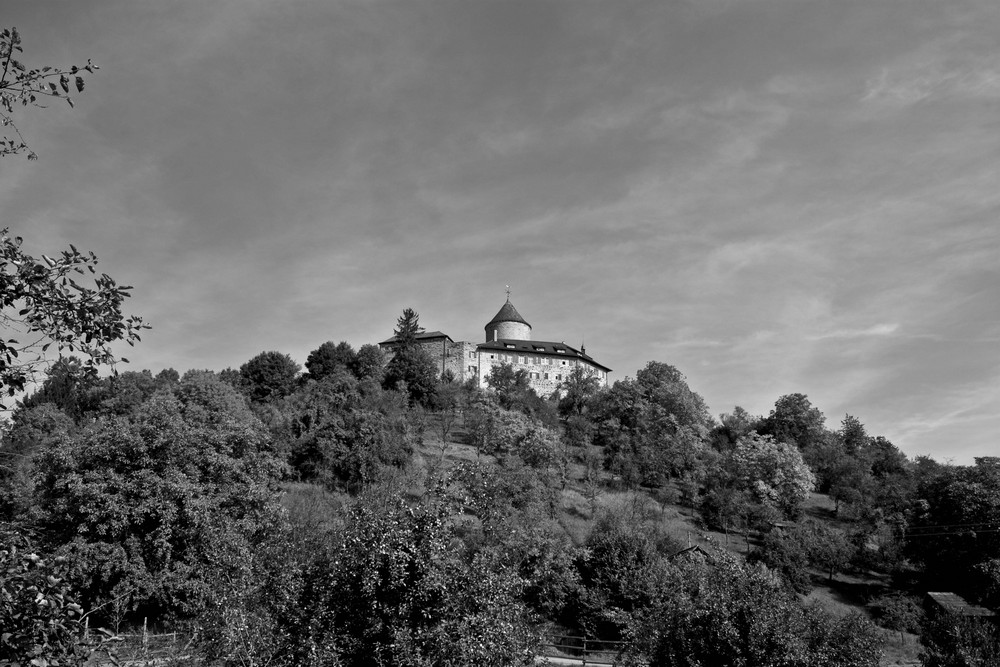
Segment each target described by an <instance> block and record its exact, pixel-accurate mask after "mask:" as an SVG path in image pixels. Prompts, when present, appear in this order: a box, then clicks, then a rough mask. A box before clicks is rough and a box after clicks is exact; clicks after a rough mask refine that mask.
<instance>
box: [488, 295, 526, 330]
mask: <svg viewBox="0 0 1000 667" xmlns="http://www.w3.org/2000/svg"><path fill="white" fill-rule="evenodd" d="M498 322H520V323H521V324H528V321H527V320H526V319H524V318H523V317H521V314H520V313H519V312H517V308H515V307H514V304H512V303H511V302H510V299H507V303H505V304H504V305H503V306H502V307H501V308H500V310H499V312H497V314H496V315H494V316H493V319H492V320H490V321H489V322H487V323H486V328H487V329H488V328H489V326H490V325H491V324H496V323H498ZM528 327H531V325H530V324H528Z"/></svg>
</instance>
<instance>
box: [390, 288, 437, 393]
mask: <svg viewBox="0 0 1000 667" xmlns="http://www.w3.org/2000/svg"><path fill="white" fill-rule="evenodd" d="M422 331H423V328H422V327H421V326H420V323H419V317H418V315H417V313H416V312H415V311H414V310H413V309H412V308H407V309H405V310H404V311H403V314H402V315H401V316H400V317H399V320H398V321H397V323H396V329H395V332H394V333H395V338H396V339H395V341H394V346H393V352H394V353H395V354H394V356H393V357H392V359H391V360H390V361H389V364H388V365H387V366H386V367H385V376H384V377H383V379H382V386H384V387H385V388H386V389H401V388H403V389H405V391H406V393H407V395H408V396H409V397H410V402H411V403H415V404H419V405H431V404H432V401H433V400H434V392H435V390H436V388H437V369H436V367H435V365H434V361H433V360H432V359H431V358H430V356H429V355H428V354H427V352H426V351H424V349H423V348H421V347H420V344H419V343H418V342H417V336H418V335H419V334H420V333H421V332H422Z"/></svg>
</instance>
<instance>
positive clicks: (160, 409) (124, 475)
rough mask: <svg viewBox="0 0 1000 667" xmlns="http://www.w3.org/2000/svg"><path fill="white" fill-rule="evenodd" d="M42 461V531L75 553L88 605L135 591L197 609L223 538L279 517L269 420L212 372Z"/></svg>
mask: <svg viewBox="0 0 1000 667" xmlns="http://www.w3.org/2000/svg"><path fill="white" fill-rule="evenodd" d="M38 461H39V463H38V464H37V470H38V474H37V478H38V479H37V491H36V493H37V495H36V503H37V508H36V512H37V515H38V517H39V520H38V528H40V529H41V530H42V531H43V533H42V534H43V535H44V536H45V537H46V540H48V541H50V542H51V543H52V544H53V545H61V547H60V553H63V554H65V555H72V556H73V557H74V562H76V563H77V566H76V568H75V572H74V579H75V581H76V582H78V584H79V590H80V593H81V596H82V598H83V600H84V601H86V602H88V604H90V603H96V602H98V601H102V602H103V601H106V600H109V599H111V598H114V597H116V596H117V593H118V592H121V591H126V590H131V591H134V592H133V594H132V595H131V599H132V600H133V602H134V604H136V605H140V606H141V607H142V608H143V609H144V610H145V611H147V612H149V613H150V615H154V614H158V613H162V614H165V615H167V614H173V615H175V617H176V616H180V617H185V616H189V615H191V614H194V613H196V612H197V611H198V609H199V605H200V604H201V602H202V601H203V599H204V595H205V588H204V577H203V576H202V575H203V574H207V569H208V567H209V561H210V556H211V549H213V548H215V547H216V546H217V543H216V542H214V541H213V536H218V535H223V534H225V535H226V536H227V538H226V539H230V538H233V539H235V536H237V535H239V536H242V539H246V540H249V541H253V540H254V539H255V536H256V535H257V534H258V533H259V532H260V531H266V530H268V529H269V527H270V522H271V521H272V520H273V518H274V516H275V515H276V512H277V510H278V508H277V503H276V495H277V489H276V487H275V480H276V479H277V478H278V476H279V475H280V473H281V470H282V468H281V466H280V464H279V463H278V461H277V460H276V459H275V457H274V456H273V454H272V453H271V452H270V448H269V444H268V441H267V435H266V433H265V431H264V429H263V427H262V425H261V424H260V422H259V420H257V418H256V417H255V416H254V415H253V413H252V412H251V411H250V409H249V408H248V407H247V404H246V401H245V400H244V398H243V397H242V396H241V395H239V394H238V393H237V392H236V391H235V390H234V389H233V388H231V387H230V386H229V385H227V384H225V383H223V382H220V381H219V380H218V379H217V378H215V377H214V375H211V374H207V373H196V374H188V375H186V376H185V379H184V380H183V381H182V382H181V383H180V384H179V386H178V387H177V388H176V390H175V391H174V392H172V393H165V392H161V393H157V394H154V395H153V396H152V397H151V398H150V399H149V400H147V401H146V402H145V403H143V404H142V405H141V406H140V407H139V408H138V409H137V410H136V411H135V412H133V413H132V414H129V415H127V416H126V417H115V418H106V419H101V420H98V421H97V422H95V423H94V424H92V425H91V426H89V427H88V428H87V429H85V430H83V431H82V432H81V433H80V434H79V435H78V436H75V437H73V436H70V435H65V436H62V437H60V438H58V439H57V440H54V441H52V442H50V443H49V445H48V446H47V448H46V449H45V451H44V452H42V453H41V455H40V457H39V459H38Z"/></svg>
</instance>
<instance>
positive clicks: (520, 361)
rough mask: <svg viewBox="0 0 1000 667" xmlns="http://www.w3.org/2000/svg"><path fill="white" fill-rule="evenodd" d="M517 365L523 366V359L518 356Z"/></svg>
mask: <svg viewBox="0 0 1000 667" xmlns="http://www.w3.org/2000/svg"><path fill="white" fill-rule="evenodd" d="M517 363H519V364H523V363H524V357H520V356H519V357H518V358H517Z"/></svg>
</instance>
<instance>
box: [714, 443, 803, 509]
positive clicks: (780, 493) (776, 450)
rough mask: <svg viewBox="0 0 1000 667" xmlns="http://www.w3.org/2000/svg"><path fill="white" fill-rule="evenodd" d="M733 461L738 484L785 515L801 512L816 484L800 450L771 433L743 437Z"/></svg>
mask: <svg viewBox="0 0 1000 667" xmlns="http://www.w3.org/2000/svg"><path fill="white" fill-rule="evenodd" d="M732 461H733V468H734V473H735V475H736V479H737V480H738V484H739V486H740V487H741V488H743V489H745V490H746V491H747V492H748V493H750V494H751V496H752V497H753V498H754V499H755V500H756V501H757V502H759V503H761V504H763V505H767V506H770V507H773V508H774V509H776V510H778V511H780V512H781V513H782V514H784V515H785V516H790V517H794V516H795V515H797V514H798V512H799V508H800V507H801V505H802V503H803V502H804V501H805V500H806V498H808V497H809V493H810V492H811V491H812V489H813V486H814V485H815V481H816V478H815V477H814V476H813V474H812V471H810V470H809V467H808V466H806V464H805V462H804V461H803V460H802V455H801V454H800V453H799V452H798V450H797V449H796V448H795V447H794V446H792V445H788V444H786V443H784V442H775V441H774V440H773V439H772V438H771V437H769V436H763V435H757V434H756V433H750V435H748V436H745V437H743V438H741V439H740V440H739V441H738V442H737V444H736V449H735V450H734V451H733V455H732Z"/></svg>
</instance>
